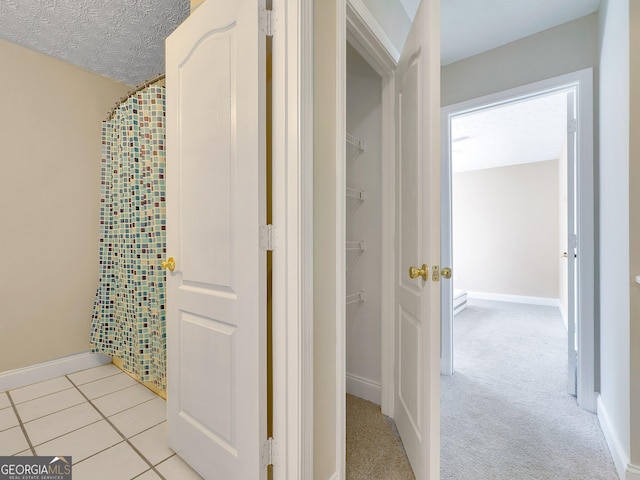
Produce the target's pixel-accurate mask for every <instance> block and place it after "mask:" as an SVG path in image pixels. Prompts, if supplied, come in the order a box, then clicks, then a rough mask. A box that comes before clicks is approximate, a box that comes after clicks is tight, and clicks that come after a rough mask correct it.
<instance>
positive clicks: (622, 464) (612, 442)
mask: <svg viewBox="0 0 640 480" xmlns="http://www.w3.org/2000/svg"><path fill="white" fill-rule="evenodd" d="M598 420H599V421H600V428H601V429H602V433H604V438H605V440H606V441H607V445H608V446H609V452H611V457H612V458H613V464H614V465H615V467H616V471H617V472H618V476H619V477H620V478H621V479H622V480H625V479H626V480H631V479H633V480H640V475H638V476H637V474H634V473H631V475H632V476H629V472H628V471H627V467H628V466H630V465H629V455H628V454H627V452H625V451H624V448H623V447H622V443H620V438H619V436H618V432H616V431H615V429H614V428H613V425H612V423H611V419H610V417H609V414H608V413H607V408H606V407H605V405H604V403H603V402H602V398H601V397H600V395H598ZM638 472H639V473H640V470H638Z"/></svg>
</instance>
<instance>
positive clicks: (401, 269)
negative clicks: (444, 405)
mask: <svg viewBox="0 0 640 480" xmlns="http://www.w3.org/2000/svg"><path fill="white" fill-rule="evenodd" d="M439 35H440V32H439V1H427V0H423V1H422V4H421V6H420V8H419V9H418V13H417V14H416V17H415V20H414V23H413V26H412V28H411V31H410V33H409V37H408V39H407V42H406V44H405V47H404V50H403V52H402V54H401V56H400V62H399V63H398V67H397V69H396V109H397V110H396V122H397V127H396V138H397V141H396V145H397V151H396V179H397V185H396V186H397V188H396V192H397V193H396V267H397V269H396V279H395V280H396V357H395V401H394V419H395V421H396V425H397V427H398V432H399V433H400V437H401V438H402V442H403V444H404V447H405V449H406V451H407V456H408V457H409V461H410V462H411V466H412V467H413V470H414V473H415V476H416V479H417V480H424V479H427V478H438V475H439V456H440V428H439V422H440V388H439V386H440V383H439V382H440V378H439V373H440V284H439V283H436V282H434V281H433V276H432V275H433V273H434V271H433V269H430V270H429V273H428V275H427V276H426V278H427V280H426V281H425V280H423V279H422V278H421V277H418V278H414V279H412V278H410V277H409V268H410V267H412V266H415V267H418V268H420V267H421V266H422V264H428V265H429V266H430V267H431V266H432V265H431V262H436V263H438V262H439V258H440V250H439V249H440V242H439V239H440V224H439V222H440V212H439V209H440V199H439V195H440V188H439V184H440V161H439V158H440V156H439V144H440V137H439V135H440V132H439V116H440V84H439V78H440V77H439V75H440V73H439V69H440V67H439V66H440V43H439Z"/></svg>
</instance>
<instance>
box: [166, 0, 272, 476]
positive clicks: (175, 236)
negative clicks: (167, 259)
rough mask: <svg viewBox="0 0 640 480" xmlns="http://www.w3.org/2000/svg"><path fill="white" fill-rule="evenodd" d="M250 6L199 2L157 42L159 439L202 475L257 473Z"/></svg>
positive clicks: (261, 372)
mask: <svg viewBox="0 0 640 480" xmlns="http://www.w3.org/2000/svg"><path fill="white" fill-rule="evenodd" d="M261 3H262V2H256V1H254V0H207V1H206V2H205V3H204V4H202V5H201V6H200V7H199V8H198V9H197V10H196V11H195V12H194V13H193V14H192V15H191V16H190V17H189V18H188V19H187V20H186V21H185V22H184V23H183V24H182V25H181V26H180V27H179V28H178V29H177V30H176V31H175V32H174V33H173V34H172V35H171V36H170V37H169V38H168V39H167V43H166V55H167V57H166V58H167V60H166V62H167V63H166V70H167V73H166V75H167V78H166V83H167V148H168V150H167V250H168V251H167V255H168V256H173V257H175V263H176V265H175V271H173V272H171V273H170V272H168V271H167V277H168V278H167V355H168V358H167V366H168V391H167V396H168V424H169V427H168V429H169V446H170V447H171V448H172V449H173V450H175V451H176V452H177V453H178V455H180V456H181V457H182V458H183V459H184V460H185V461H186V462H187V463H189V464H190V465H191V466H192V467H193V468H194V469H195V470H196V471H198V472H199V473H200V475H202V476H203V477H204V478H207V479H208V480H217V479H219V480H246V479H261V478H266V477H267V471H266V467H263V466H262V462H261V458H260V457H261V447H262V445H263V444H264V442H265V440H266V419H267V415H266V375H267V372H266V257H265V252H263V251H261V250H260V247H259V231H260V226H261V225H262V224H264V222H265V211H266V210H265V203H266V202H265V199H266V197H265V178H266V177H265V168H266V167H265V112H266V109H265V37H264V33H262V34H261V33H260V28H259V5H260V4H261Z"/></svg>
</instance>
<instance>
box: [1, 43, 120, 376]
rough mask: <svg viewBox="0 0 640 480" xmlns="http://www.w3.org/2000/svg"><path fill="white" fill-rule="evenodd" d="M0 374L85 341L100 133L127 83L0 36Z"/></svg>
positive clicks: (94, 274) (93, 275)
mask: <svg viewBox="0 0 640 480" xmlns="http://www.w3.org/2000/svg"><path fill="white" fill-rule="evenodd" d="M0 59H1V61H2V71H3V75H2V89H1V90H0V105H2V115H0V138H1V140H0V161H1V162H2V169H3V170H2V180H3V182H2V188H1V189H0V205H2V208H1V209H0V225H2V227H1V231H2V234H1V238H2V241H1V244H0V245H1V246H2V248H1V250H0V252H1V255H2V257H3V258H2V268H1V269H0V299H1V302H0V303H1V304H2V316H1V317H0V318H1V319H0V322H2V323H1V325H2V327H1V328H2V329H1V334H0V372H4V371H7V370H12V369H15V368H19V367H25V366H29V365H33V364H36V363H40V362H44V361H48V360H52V359H55V358H58V357H62V356H67V355H70V354H74V353H77V352H80V351H85V350H87V349H88V347H89V326H90V323H91V307H92V304H93V297H94V294H95V288H96V282H97V278H98V268H97V261H98V209H99V192H100V148H101V145H100V144H101V140H100V135H101V132H100V129H101V120H102V119H104V117H105V116H106V113H107V111H108V109H109V108H110V107H111V106H112V105H113V104H114V103H115V102H116V101H117V100H118V99H119V98H120V97H121V96H122V95H124V94H125V93H126V92H127V89H128V87H127V86H125V85H121V84H118V83H116V82H113V81H111V80H108V79H106V78H104V77H101V76H99V75H96V74H93V73H89V72H87V71H84V70H81V69H79V68H77V67H74V66H72V65H69V64H67V63H64V62H61V61H58V60H55V59H52V58H50V57H47V56H45V55H41V54H39V53H36V52H33V51H31V50H28V49H25V48H22V47H19V46H16V45H13V44H10V43H7V42H5V41H0Z"/></svg>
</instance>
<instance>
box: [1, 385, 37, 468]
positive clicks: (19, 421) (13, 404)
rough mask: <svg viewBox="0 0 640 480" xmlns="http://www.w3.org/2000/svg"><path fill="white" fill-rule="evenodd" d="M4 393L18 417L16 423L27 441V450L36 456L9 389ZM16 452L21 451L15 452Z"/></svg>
mask: <svg viewBox="0 0 640 480" xmlns="http://www.w3.org/2000/svg"><path fill="white" fill-rule="evenodd" d="M5 393H6V394H7V398H8V399H9V403H11V407H12V408H13V413H14V414H15V416H16V418H17V419H18V424H19V425H20V429H21V430H22V434H23V435H24V438H25V440H26V441H27V445H29V450H31V454H32V455H33V456H34V457H35V456H36V449H35V448H34V447H33V443H31V439H30V438H29V435H28V434H27V429H26V428H24V423H22V418H21V417H20V414H19V413H18V408H17V407H16V404H15V402H14V401H13V398H11V394H10V393H9V390H7V391H6V392H5ZM17 453H21V452H17Z"/></svg>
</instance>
